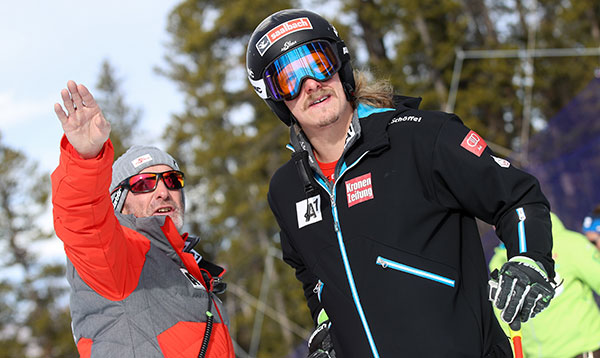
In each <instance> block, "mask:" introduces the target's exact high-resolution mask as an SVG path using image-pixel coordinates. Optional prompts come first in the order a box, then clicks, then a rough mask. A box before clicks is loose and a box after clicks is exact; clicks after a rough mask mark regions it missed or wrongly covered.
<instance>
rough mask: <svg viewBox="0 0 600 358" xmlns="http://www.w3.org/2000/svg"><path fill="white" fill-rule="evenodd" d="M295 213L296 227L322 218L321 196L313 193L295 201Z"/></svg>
mask: <svg viewBox="0 0 600 358" xmlns="http://www.w3.org/2000/svg"><path fill="white" fill-rule="evenodd" d="M296 215H297V216H298V229H301V228H303V227H305V226H306V225H310V224H314V223H316V222H319V221H321V220H323V216H322V215H321V196H319V195H315V196H313V197H311V198H308V199H304V200H300V201H299V202H297V203H296Z"/></svg>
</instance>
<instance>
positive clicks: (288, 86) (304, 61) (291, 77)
mask: <svg viewBox="0 0 600 358" xmlns="http://www.w3.org/2000/svg"><path fill="white" fill-rule="evenodd" d="M340 67H341V61H340V60H339V58H338V57H337V54H336V53H335V51H334V49H333V47H332V45H331V44H330V43H329V42H328V41H313V42H309V43H306V44H304V45H302V46H299V47H296V48H295V49H293V50H290V51H288V52H286V53H285V54H283V55H281V56H279V57H278V58H277V59H275V61H273V62H272V63H271V64H270V65H269V66H267V68H266V69H265V73H264V76H263V78H264V81H265V83H266V86H267V88H268V91H269V93H270V94H271V98H272V99H273V100H275V101H283V100H286V101H289V100H292V99H294V98H296V97H297V96H298V94H299V93H300V89H301V88H302V82H303V81H304V79H306V78H312V79H314V80H317V81H326V80H328V79H330V78H331V77H333V75H335V73H336V72H337V71H338V70H339V69H340Z"/></svg>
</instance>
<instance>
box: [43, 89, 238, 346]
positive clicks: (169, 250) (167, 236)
mask: <svg viewBox="0 0 600 358" xmlns="http://www.w3.org/2000/svg"><path fill="white" fill-rule="evenodd" d="M67 87H68V89H63V90H62V91H61V96H62V99H63V105H64V109H63V107H62V106H61V105H60V104H58V103H57V104H55V106H54V110H55V112H56V115H57V116H58V119H59V120H60V122H61V124H62V127H63V130H64V132H65V135H64V137H63V138H62V140H61V154H60V163H59V165H58V167H57V168H56V170H55V171H54V173H53V174H52V203H53V215H54V227H55V230H56V234H57V236H58V237H59V238H60V239H61V240H62V241H63V242H64V247H65V252H66V254H67V258H68V260H67V279H68V281H69V284H70V286H71V304H70V306H71V316H72V320H73V325H72V326H73V333H74V337H75V342H76V344H77V348H78V350H79V353H80V355H81V357H190V358H191V357H194V358H195V357H214V358H217V357H223V358H233V357H234V351H233V345H232V341H231V337H230V335H229V331H228V327H227V325H228V323H229V319H228V317H227V315H226V313H225V311H224V310H223V307H222V303H221V301H220V300H219V299H218V298H217V297H216V295H215V294H216V293H221V292H223V291H224V288H225V284H224V283H223V282H221V277H222V275H223V274H224V272H225V270H223V269H222V268H221V267H219V266H216V265H214V264H212V263H210V262H208V261H206V260H204V259H203V258H202V256H201V255H200V254H198V253H197V252H195V251H194V250H193V247H194V246H195V245H196V244H197V243H198V241H199V239H198V238H196V237H193V236H189V235H188V234H187V233H184V234H180V231H181V230H182V227H183V216H184V210H185V205H184V203H185V201H184V195H183V187H184V174H183V173H182V172H181V171H180V170H179V166H178V164H177V162H176V161H175V160H174V159H173V158H172V157H171V156H170V155H169V154H167V153H165V152H164V151H161V150H160V149H158V148H155V147H149V146H134V147H132V148H130V149H129V150H128V151H127V152H126V153H125V154H124V155H123V156H121V157H120V158H119V159H118V160H117V161H115V163H114V165H113V163H112V162H113V156H114V151H113V147H112V144H111V142H110V140H109V139H108V138H109V134H110V124H109V122H108V121H107V120H106V119H105V118H104V116H103V115H102V112H101V110H100V108H99V106H98V105H97V104H96V102H95V100H94V98H93V96H92V95H91V93H90V92H89V91H88V89H87V88H86V87H85V86H83V85H81V84H79V85H77V84H76V83H75V82H73V81H69V82H68V83H67ZM65 110H66V112H65ZM111 165H112V170H111ZM111 174H112V178H111ZM111 181H112V183H111ZM109 189H110V191H109ZM109 193H110V195H109ZM111 199H112V200H111Z"/></svg>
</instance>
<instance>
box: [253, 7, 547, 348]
mask: <svg viewBox="0 0 600 358" xmlns="http://www.w3.org/2000/svg"><path fill="white" fill-rule="evenodd" d="M246 60H247V70H248V75H249V80H250V82H251V84H252V85H253V87H254V88H255V91H256V93H257V94H258V95H259V96H260V97H261V98H263V99H264V100H265V102H266V103H267V105H269V107H270V108H271V109H272V110H273V112H274V113H275V114H276V115H277V116H278V117H279V119H281V120H282V121H283V122H284V123H285V124H287V125H288V126H290V137H291V145H290V147H291V149H292V150H293V151H294V153H293V154H292V159H291V160H290V161H289V162H288V163H286V164H284V165H283V166H282V167H281V168H279V170H278V171H277V172H276V173H275V174H274V175H273V178H272V179H271V183H270V188H269V195H268V199H269V204H270V206H271V209H272V211H273V213H274V215H275V217H276V219H277V222H278V224H279V226H280V228H281V233H280V236H281V246H282V250H283V257H284V260H285V261H286V262H287V263H288V264H289V265H291V266H292V267H293V268H294V269H295V270H296V276H297V278H298V279H299V280H300V281H301V282H302V284H303V287H304V292H305V296H306V298H307V301H308V306H309V308H310V311H311V314H312V315H313V318H314V320H315V323H316V324H317V329H316V330H315V333H314V334H313V336H312V337H311V339H310V341H309V351H310V357H335V356H337V357H338V358H339V357H344V358H346V357H399V356H405V357H445V358H448V357H457V358H458V357H461V358H463V357H508V356H511V352H510V346H509V342H508V339H507V337H506V336H505V335H504V334H503V332H502V330H501V329H500V326H499V324H498V322H497V321H496V319H495V318H494V314H493V312H492V305H491V304H490V302H489V301H488V298H489V299H490V300H492V301H493V302H494V304H495V305H496V306H498V307H499V308H500V309H502V310H503V313H502V318H503V319H504V320H506V321H507V322H509V323H511V324H512V325H513V327H515V326H517V325H518V324H519V323H520V322H524V321H526V320H528V319H529V318H531V317H533V316H534V315H535V314H536V313H538V312H539V311H541V310H542V309H543V308H544V307H545V306H547V305H548V303H549V301H550V299H551V298H552V296H553V293H554V290H553V286H552V285H551V284H550V282H551V280H552V279H553V277H554V267H553V266H554V263H553V260H552V258H551V248H552V236H551V228H550V218H549V204H548V202H547V200H546V198H545V197H544V195H543V194H542V192H541V191H540V187H539V184H538V182H537V180H536V179H535V178H534V177H532V176H530V175H528V174H526V173H524V172H522V171H520V170H518V169H517V168H515V167H514V166H512V165H510V163H509V162H508V161H506V160H504V159H501V158H498V157H496V156H494V154H493V153H492V152H491V150H490V149H489V148H488V147H487V145H486V143H485V141H484V140H483V139H482V138H481V137H480V136H479V135H478V134H477V133H475V132H473V131H471V130H469V129H468V128H467V127H465V126H464V125H463V124H462V122H461V121H460V119H459V118H458V117H457V116H455V115H452V114H447V113H442V112H433V111H422V110H419V109H418V104H419V101H420V100H419V99H416V98H409V97H400V96H393V94H392V91H391V89H390V87H389V86H387V85H385V84H382V83H376V84H375V85H369V86H367V85H366V83H365V76H364V75H363V74H360V73H358V72H356V73H355V72H354V71H353V69H352V66H351V64H350V54H349V52H348V49H347V47H346V46H345V44H344V43H343V41H342V40H341V39H340V38H339V36H338V34H337V31H336V30H335V28H334V27H333V26H332V25H331V24H330V23H329V22H328V21H326V20H325V19H323V18H322V17H321V16H319V15H317V14H315V13H313V12H310V11H306V10H284V11H280V12H277V13H275V14H273V15H271V16H269V17H268V18H266V19H265V20H264V21H263V22H262V23H261V24H260V25H258V27H257V28H256V30H255V31H254V33H253V34H252V36H251V38H250V42H249V44H248V51H247V59H246ZM475 217H478V218H481V219H482V220H484V221H485V222H487V223H490V224H492V225H495V226H496V230H497V233H498V235H499V236H500V238H501V239H502V240H503V241H504V243H505V244H506V247H507V248H508V256H509V258H510V260H509V261H508V262H507V263H506V265H505V266H503V267H502V269H501V270H500V272H499V275H498V278H497V279H495V280H491V281H490V289H489V290H488V277H487V269H486V263H485V259H484V255H483V251H482V247H481V242H480V239H479V235H478V231H477V227H476V223H475ZM515 328H516V327H515Z"/></svg>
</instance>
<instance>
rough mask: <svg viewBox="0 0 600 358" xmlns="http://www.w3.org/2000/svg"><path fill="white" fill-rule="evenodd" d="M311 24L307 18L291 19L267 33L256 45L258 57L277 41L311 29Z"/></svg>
mask: <svg viewBox="0 0 600 358" xmlns="http://www.w3.org/2000/svg"><path fill="white" fill-rule="evenodd" d="M312 28H313V27H312V24H311V23H310V20H309V19H308V18H307V17H300V18H297V19H292V20H289V21H286V22H284V23H283V24H281V25H278V26H276V27H274V28H273V29H271V30H270V31H269V32H267V33H266V34H265V35H264V36H263V37H262V38H261V39H260V40H259V41H258V42H257V43H256V49H257V50H258V53H260V55H261V56H262V55H264V53H265V52H267V50H268V49H269V48H270V47H271V45H273V44H274V43H275V42H277V40H279V39H281V38H283V37H285V36H287V35H289V34H291V33H294V32H296V31H300V30H310V29H312Z"/></svg>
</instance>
